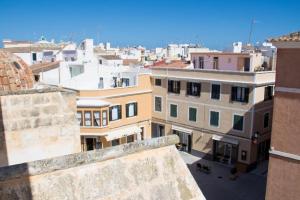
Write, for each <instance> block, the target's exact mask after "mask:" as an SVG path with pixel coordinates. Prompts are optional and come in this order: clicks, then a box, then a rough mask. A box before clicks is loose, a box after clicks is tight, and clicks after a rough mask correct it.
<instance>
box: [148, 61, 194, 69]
mask: <svg viewBox="0 0 300 200" xmlns="http://www.w3.org/2000/svg"><path fill="white" fill-rule="evenodd" d="M189 65H190V63H188V62H187V61H183V60H170V61H167V60H162V61H158V62H155V63H154V64H153V65H152V66H150V67H152V68H155V67H165V68H186V67H187V66H189Z"/></svg>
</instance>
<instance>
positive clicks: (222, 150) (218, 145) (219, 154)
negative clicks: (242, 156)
mask: <svg viewBox="0 0 300 200" xmlns="http://www.w3.org/2000/svg"><path fill="white" fill-rule="evenodd" d="M237 150H238V146H237V145H234V144H231V143H226V142H222V141H217V140H213V157H214V160H215V161H218V162H221V163H224V164H229V165H230V164H234V163H235V162H236V161H237V153H238V151H237Z"/></svg>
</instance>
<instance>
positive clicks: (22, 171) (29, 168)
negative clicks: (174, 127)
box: [0, 135, 179, 181]
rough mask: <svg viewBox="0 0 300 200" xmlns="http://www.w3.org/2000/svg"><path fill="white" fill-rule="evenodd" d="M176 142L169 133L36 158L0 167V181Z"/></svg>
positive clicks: (98, 160) (173, 136) (176, 138)
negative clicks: (119, 143) (86, 150)
mask: <svg viewBox="0 0 300 200" xmlns="http://www.w3.org/2000/svg"><path fill="white" fill-rule="evenodd" d="M178 142H179V137H178V136H177V135H170V136H165V137H160V138H153V139H148V140H143V141H137V142H133V143H129V144H123V145H119V146H115V147H109V148H105V149H99V150H94V151H88V152H80V153H76V154H70V155H65V156H60V157H55V158H50V159H45V160H37V161H33V162H29V163H22V164H17V165H11V166H5V167H0V181H6V180H10V179H14V178H20V177H27V176H35V175H39V174H43V173H49V172H53V171H57V170H63V169H68V168H72V167H77V166H81V165H86V164H91V163H96V162H101V161H106V160H110V159H115V158H118V157H122V156H126V155H129V154H133V153H137V152H141V151H145V150H150V149H156V148H160V147H165V146H171V145H174V144H176V143H178Z"/></svg>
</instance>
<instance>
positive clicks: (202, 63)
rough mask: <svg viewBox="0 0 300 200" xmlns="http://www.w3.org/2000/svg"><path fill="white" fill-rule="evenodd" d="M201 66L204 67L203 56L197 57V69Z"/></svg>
mask: <svg viewBox="0 0 300 200" xmlns="http://www.w3.org/2000/svg"><path fill="white" fill-rule="evenodd" d="M203 68H204V58H203V57H199V69H203Z"/></svg>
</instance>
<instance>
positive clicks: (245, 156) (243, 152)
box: [241, 150, 247, 160]
mask: <svg viewBox="0 0 300 200" xmlns="http://www.w3.org/2000/svg"><path fill="white" fill-rule="evenodd" d="M241 159H242V160H247V151H244V150H242V155H241Z"/></svg>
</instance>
